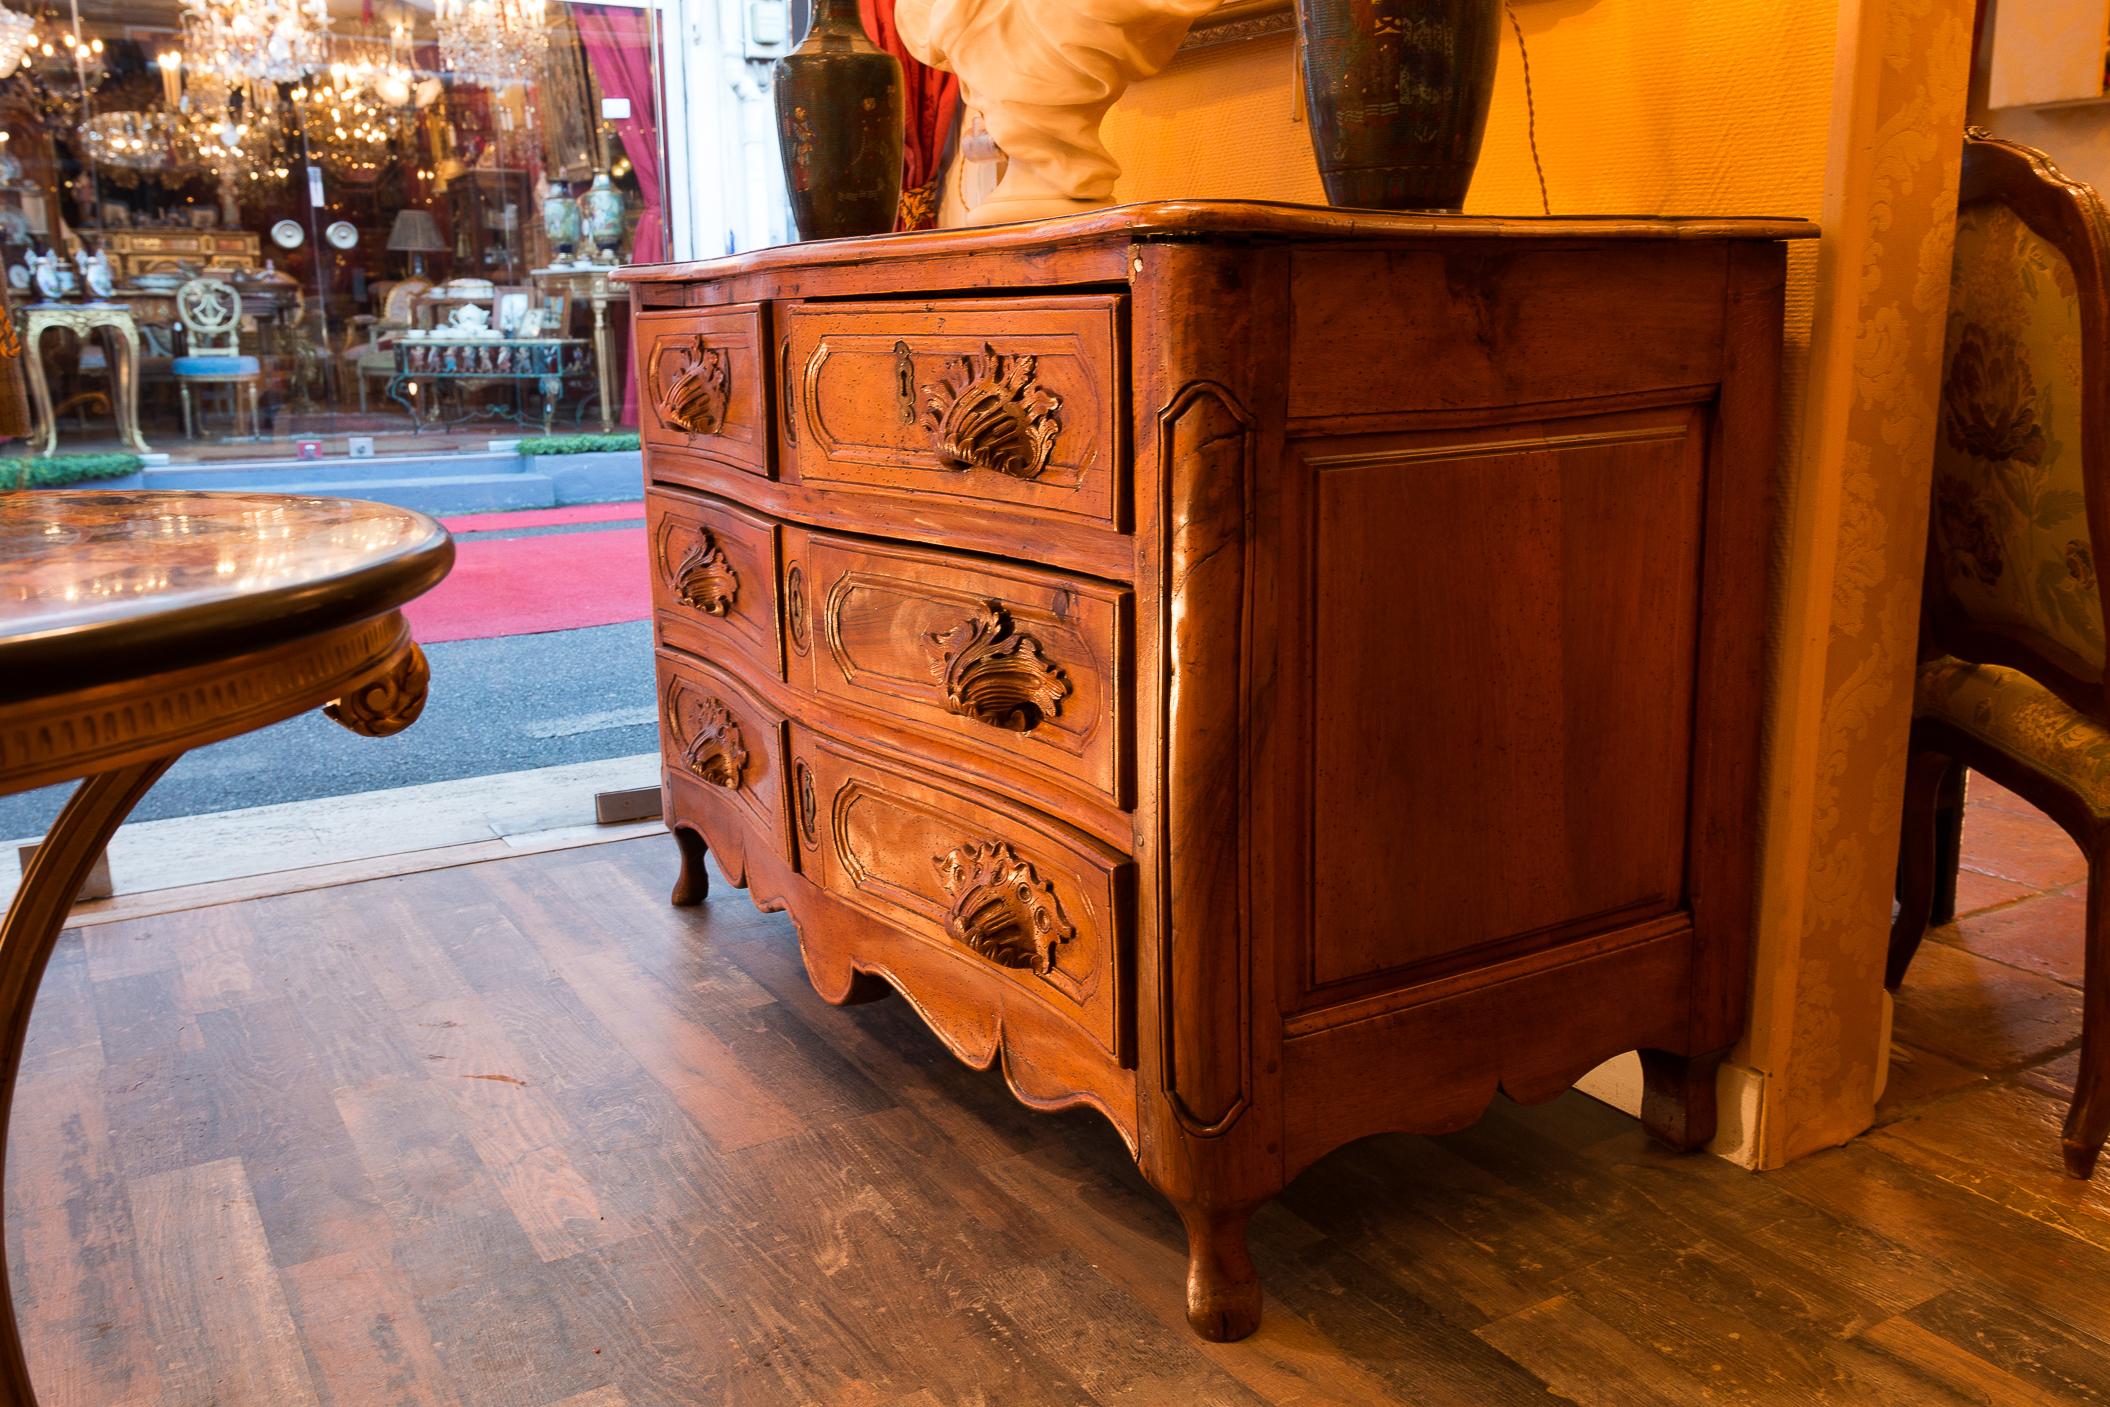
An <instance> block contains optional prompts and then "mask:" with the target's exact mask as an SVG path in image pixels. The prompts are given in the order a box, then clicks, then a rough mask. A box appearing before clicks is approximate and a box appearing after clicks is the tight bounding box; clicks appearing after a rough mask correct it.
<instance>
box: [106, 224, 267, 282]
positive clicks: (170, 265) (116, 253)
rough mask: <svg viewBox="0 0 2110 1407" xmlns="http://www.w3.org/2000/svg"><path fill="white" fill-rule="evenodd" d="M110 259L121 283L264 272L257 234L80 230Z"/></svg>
mask: <svg viewBox="0 0 2110 1407" xmlns="http://www.w3.org/2000/svg"><path fill="white" fill-rule="evenodd" d="M77 233H79V234H82V235H85V236H88V237H89V238H91V239H93V240H94V241H95V244H96V247H97V248H98V249H101V250H102V251H103V253H105V254H107V255H109V256H110V272H111V273H112V274H114V275H115V276H116V277H117V278H118V279H119V280H120V281H121V280H124V279H129V278H135V277H137V276H138V275H140V274H152V273H183V272H188V271H191V270H196V269H203V268H215V269H260V268H262V267H263V266H264V255H263V242H262V238H261V236H259V235H258V234H256V232H255V231H253V230H80V231H78V232H77Z"/></svg>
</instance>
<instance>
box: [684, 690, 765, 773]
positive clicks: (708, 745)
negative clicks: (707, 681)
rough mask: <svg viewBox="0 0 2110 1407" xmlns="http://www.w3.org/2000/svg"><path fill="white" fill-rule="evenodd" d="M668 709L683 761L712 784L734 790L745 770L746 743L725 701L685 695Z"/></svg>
mask: <svg viewBox="0 0 2110 1407" xmlns="http://www.w3.org/2000/svg"><path fill="white" fill-rule="evenodd" d="M669 711H670V712H671V713H673V714H674V715H675V717H674V719H673V720H672V721H673V723H674V736H675V738H676V740H677V741H679V742H680V743H681V745H682V749H681V760H682V765H683V766H685V767H687V768H688V769H689V771H691V772H693V773H695V774H696V775H697V776H698V777H701V778H702V779H703V780H704V781H706V782H709V783H710V784H711V785H712V786H714V787H724V788H725V789H726V790H727V791H737V790H738V789H739V787H740V778H741V776H742V774H744V773H745V772H746V771H747V747H746V744H745V743H744V741H743V740H742V739H741V737H740V725H739V723H737V722H736V721H734V718H733V715H732V713H731V711H730V710H728V709H727V708H726V706H725V701H724V700H722V699H713V698H697V697H695V696H694V695H685V696H683V697H682V698H681V700H680V701H679V704H678V705H677V706H676V707H674V708H672V709H670V710H669Z"/></svg>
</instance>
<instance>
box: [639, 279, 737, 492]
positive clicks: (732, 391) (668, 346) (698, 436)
mask: <svg viewBox="0 0 2110 1407" xmlns="http://www.w3.org/2000/svg"><path fill="white" fill-rule="evenodd" d="M636 341H637V368H638V422H639V429H640V433H641V434H642V435H643V438H644V442H645V444H647V445H648V446H663V447H665V448H668V449H679V450H689V451H692V452H694V453H696V454H703V455H708V456H710V457H711V458H714V459H719V460H723V461H724V462H726V463H728V464H731V465H733V466H735V467H736V468H740V469H745V470H747V471H749V472H750V473H755V474H767V473H769V357H768V352H767V344H765V343H764V342H763V340H762V310H761V308H760V307H759V306H756V305H754V304H745V305H740V306H735V307H727V308H711V309H708V310H698V311H688V310H684V311H681V312H654V313H640V314H639V315H638V318H637V333H636Z"/></svg>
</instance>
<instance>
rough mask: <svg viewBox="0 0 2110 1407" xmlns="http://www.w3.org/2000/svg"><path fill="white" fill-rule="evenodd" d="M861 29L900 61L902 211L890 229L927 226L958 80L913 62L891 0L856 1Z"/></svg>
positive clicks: (933, 216)
mask: <svg viewBox="0 0 2110 1407" xmlns="http://www.w3.org/2000/svg"><path fill="white" fill-rule="evenodd" d="M857 10H858V13H859V14H860V15H861V16H862V17H863V19H864V22H865V33H866V34H869V35H870V36H871V37H872V42H873V43H875V44H877V45H878V46H879V47H880V48H882V49H884V50H886V51H887V52H888V53H890V54H892V55H894V56H895V57H896V58H898V59H900V60H901V73H902V78H903V84H904V87H906V89H907V92H906V93H905V94H904V95H903V96H904V97H905V98H906V99H907V101H906V102H905V103H904V104H903V107H904V108H905V110H906V115H907V119H908V133H907V138H908V140H907V141H906V142H905V143H904V150H903V161H902V167H903V170H902V173H901V214H900V217H899V218H898V219H896V220H895V222H894V228H896V229H901V230H923V229H929V228H930V227H931V226H932V225H934V224H936V223H937V222H938V160H939V158H940V157H941V156H943V155H944V153H945V138H946V134H947V133H949V132H950V131H951V130H952V114H953V109H954V108H955V107H957V106H958V105H959V101H960V80H959V79H957V78H955V77H954V76H953V75H951V74H949V73H940V72H939V71H938V70H937V69H934V68H930V67H927V66H926V65H924V64H922V63H919V62H917V60H916V59H915V58H914V56H912V55H911V54H910V53H909V51H908V49H907V47H906V46H904V45H903V44H902V42H901V34H900V32H899V31H898V30H896V29H895V28H894V0H857Z"/></svg>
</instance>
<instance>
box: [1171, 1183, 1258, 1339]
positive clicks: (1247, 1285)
mask: <svg viewBox="0 0 2110 1407" xmlns="http://www.w3.org/2000/svg"><path fill="white" fill-rule="evenodd" d="M1177 1205H1178V1207H1179V1214H1180V1220H1181V1221H1183V1222H1185V1223H1186V1226H1187V1322H1188V1323H1189V1324H1191V1325H1192V1326H1193V1327H1194V1332H1195V1333H1197V1334H1200V1335H1201V1336H1202V1337H1203V1338H1205V1339H1208V1340H1210V1341H1212V1342H1214V1343H1230V1342H1232V1341H1234V1340H1237V1339H1242V1338H1244V1337H1245V1336H1246V1335H1248V1334H1250V1333H1252V1332H1253V1331H1254V1330H1255V1329H1257V1328H1259V1327H1260V1273H1259V1272H1258V1271H1256V1270H1254V1269H1253V1257H1252V1255H1251V1254H1250V1253H1249V1252H1248V1251H1247V1250H1246V1244H1245V1230H1246V1223H1247V1222H1249V1221H1251V1220H1252V1218H1253V1208H1251V1207H1230V1208H1221V1207H1203V1206H1196V1205H1193V1204H1191V1203H1180V1204H1177Z"/></svg>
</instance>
